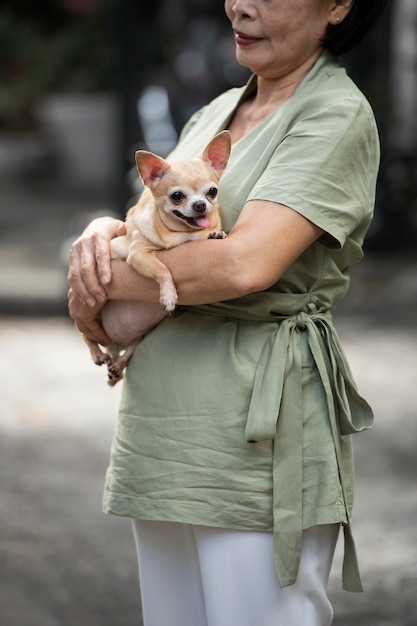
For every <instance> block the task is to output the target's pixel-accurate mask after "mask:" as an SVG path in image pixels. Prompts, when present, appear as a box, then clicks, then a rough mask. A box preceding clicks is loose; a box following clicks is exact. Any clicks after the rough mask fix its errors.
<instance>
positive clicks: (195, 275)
mask: <svg viewBox="0 0 417 626" xmlns="http://www.w3.org/2000/svg"><path fill="white" fill-rule="evenodd" d="M226 241H227V240H223V239H219V240H217V239H210V240H207V241H196V242H188V243H185V244H182V245H180V246H177V247H176V248H171V249H170V250H164V251H161V252H158V253H157V254H158V257H159V259H160V260H161V261H162V262H163V263H164V264H165V265H167V267H168V268H169V269H170V271H171V273H172V276H173V279H174V283H175V285H176V288H177V291H178V296H179V304H206V303H208V302H218V301H219V300H225V299H230V298H235V297H238V296H239V295H242V294H241V290H240V287H239V280H234V279H233V272H234V269H233V265H234V263H233V262H231V261H230V258H231V248H232V247H233V241H232V242H227V244H226ZM106 290H107V294H108V296H109V298H110V299H111V300H140V301H143V302H158V301H159V285H158V284H157V283H156V281H154V280H151V279H148V278H145V277H143V276H141V275H140V274H138V273H137V272H136V271H135V270H134V269H133V268H132V267H131V266H130V265H129V264H128V263H127V262H126V261H121V260H114V261H112V280H111V282H110V283H109V284H108V285H107V286H106Z"/></svg>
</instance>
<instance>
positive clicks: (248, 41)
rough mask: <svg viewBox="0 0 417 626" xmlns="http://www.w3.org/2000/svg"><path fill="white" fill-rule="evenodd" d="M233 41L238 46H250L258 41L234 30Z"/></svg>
mask: <svg viewBox="0 0 417 626" xmlns="http://www.w3.org/2000/svg"><path fill="white" fill-rule="evenodd" d="M235 41H236V43H237V44H238V45H239V46H250V45H252V44H254V43H256V42H257V41H259V38H258V37H252V36H251V35H247V34H246V33H242V32H241V31H239V30H235Z"/></svg>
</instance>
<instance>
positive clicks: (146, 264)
mask: <svg viewBox="0 0 417 626" xmlns="http://www.w3.org/2000/svg"><path fill="white" fill-rule="evenodd" d="M127 262H128V263H129V264H130V265H132V267H133V268H134V269H135V270H136V271H137V272H138V273H139V274H142V276H146V278H152V279H153V280H156V282H157V283H158V284H159V302H160V303H161V304H162V306H163V308H164V310H165V311H167V312H168V313H171V312H172V311H174V309H175V307H176V306H177V302H178V294H177V290H176V288H175V285H174V280H173V278H172V275H171V272H170V271H169V269H168V268H167V266H166V265H164V263H162V261H160V260H159V259H158V257H157V256H156V251H155V250H154V249H151V248H142V247H139V246H138V247H136V246H135V244H134V243H133V244H132V245H131V247H130V250H129V256H128V257H127Z"/></svg>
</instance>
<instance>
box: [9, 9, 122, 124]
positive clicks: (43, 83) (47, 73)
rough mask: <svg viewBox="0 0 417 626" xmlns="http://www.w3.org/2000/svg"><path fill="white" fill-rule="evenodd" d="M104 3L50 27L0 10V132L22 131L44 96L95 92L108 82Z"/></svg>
mask: <svg viewBox="0 0 417 626" xmlns="http://www.w3.org/2000/svg"><path fill="white" fill-rule="evenodd" d="M106 21H107V15H106V11H105V7H104V5H103V6H102V7H101V8H99V9H97V10H96V11H95V12H94V13H91V14H87V15H76V16H68V19H67V20H63V21H62V22H61V23H60V24H59V25H51V24H50V23H48V20H47V19H45V18H44V16H42V14H40V15H39V14H38V15H30V14H21V13H18V12H16V11H13V10H12V9H11V8H6V9H5V10H4V9H0V42H1V45H0V129H2V130H9V131H14V132H16V131H27V130H31V129H32V128H33V127H35V126H36V116H35V110H36V105H37V104H38V102H39V101H40V100H41V99H42V98H44V97H45V95H46V94H48V93H52V92H58V91H73V92H83V91H98V90H104V89H108V88H109V87H110V85H111V82H112V56H113V46H112V43H111V41H109V35H108V25H107V23H106Z"/></svg>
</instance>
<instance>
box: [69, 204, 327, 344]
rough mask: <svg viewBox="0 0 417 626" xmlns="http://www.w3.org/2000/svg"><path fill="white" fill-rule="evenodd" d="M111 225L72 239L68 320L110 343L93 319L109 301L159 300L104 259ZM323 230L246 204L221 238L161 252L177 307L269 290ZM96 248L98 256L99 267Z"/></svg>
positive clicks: (127, 270)
mask: <svg viewBox="0 0 417 626" xmlns="http://www.w3.org/2000/svg"><path fill="white" fill-rule="evenodd" d="M113 222H114V221H113ZM113 222H104V224H103V228H101V226H102V224H101V222H100V223H97V222H96V223H95V224H92V225H90V227H89V228H88V229H87V231H86V232H85V233H84V234H83V235H82V236H81V237H80V238H79V239H78V240H77V242H76V244H75V245H74V247H73V250H72V253H71V264H70V270H69V274H68V280H69V283H70V285H71V289H70V297H69V311H70V315H71V317H72V318H73V319H74V321H75V323H76V325H77V327H78V329H79V330H80V331H81V332H83V333H84V334H86V335H87V336H88V337H89V338H91V339H93V340H96V341H99V342H100V343H101V344H103V345H105V344H106V343H107V341H108V338H107V337H106V336H105V334H104V331H103V329H102V328H101V326H100V324H99V323H98V321H97V316H98V314H99V312H100V310H101V307H102V306H103V304H104V303H105V301H106V299H107V298H108V299H112V300H131V301H134V300H138V301H142V302H152V303H156V302H159V286H158V285H157V284H156V283H155V281H152V280H150V279H148V278H144V277H143V276H141V275H140V274H138V273H137V272H136V271H135V270H134V269H133V268H132V267H131V266H130V265H128V264H127V263H126V262H125V261H120V260H115V261H112V262H111V266H110V261H109V258H110V257H109V254H108V252H107V254H105V253H104V252H103V250H104V248H105V242H107V247H108V244H109V241H110V239H111V238H112V236H114V234H115V233H116V231H117V230H118V229H119V232H120V229H121V223H117V225H116V224H115V223H113ZM97 228H98V230H99V232H98V233H97V232H95V231H96V229H97ZM322 233H323V231H322V229H320V228H319V227H317V226H315V225H314V224H313V223H312V222H310V221H309V220H307V219H306V218H305V217H303V216H302V215H300V214H299V213H297V212H296V211H294V210H292V209H290V208H288V207H287V206H284V205H280V204H277V203H274V202H269V201H251V202H248V203H247V204H246V205H245V207H244V208H243V210H242V212H241V214H240V216H239V218H238V220H237V222H236V224H235V226H234V227H233V228H232V230H231V232H230V234H229V236H228V237H227V238H226V239H207V240H203V241H195V242H188V243H185V244H182V245H180V246H177V247H176V248H171V249H170V250H164V251H161V252H159V253H158V255H159V256H160V258H161V260H162V261H163V262H164V263H165V264H166V265H167V267H168V268H169V269H170V271H171V272H172V275H173V277H174V282H175V284H176V287H177V290H178V296H179V304H190V305H192V304H208V303H210V302H218V301H220V300H228V299H232V298H238V297H240V296H243V295H246V294H248V293H252V292H255V291H261V290H263V289H267V288H268V287H270V286H271V285H273V284H274V283H275V282H276V281H277V280H278V279H279V278H280V277H281V276H282V275H283V274H284V272H285V271H286V270H287V269H288V268H289V267H290V265H291V264H292V263H293V262H294V261H295V260H296V259H297V257H298V256H299V255H300V254H301V253H302V252H303V251H304V250H305V249H306V248H308V247H309V246H310V245H311V244H312V243H313V242H314V241H315V240H316V239H317V238H318V237H320V236H321V234H322ZM96 249H99V250H100V251H101V257H100V263H99V260H98V259H97V262H96V259H95V250H96ZM103 276H104V277H105V278H106V280H105V281H102V277H103ZM109 277H110V280H108V278H109ZM100 281H102V282H104V283H105V284H104V286H103V284H100ZM106 339H107V341H106Z"/></svg>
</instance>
